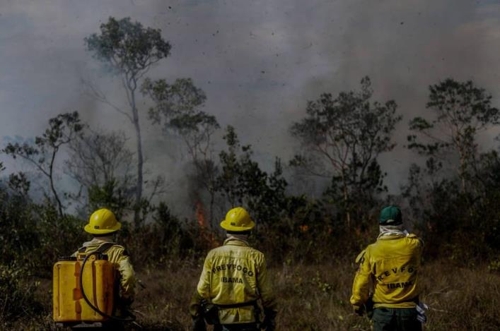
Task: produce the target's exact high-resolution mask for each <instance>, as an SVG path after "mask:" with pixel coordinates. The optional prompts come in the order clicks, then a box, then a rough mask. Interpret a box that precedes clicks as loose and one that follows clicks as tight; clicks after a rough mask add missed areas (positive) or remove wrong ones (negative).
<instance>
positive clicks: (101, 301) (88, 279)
mask: <svg viewBox="0 0 500 331" xmlns="http://www.w3.org/2000/svg"><path fill="white" fill-rule="evenodd" d="M84 257H85V255H78V257H76V258H75V257H71V258H63V259H60V260H59V261H58V262H57V263H55V264H54V269H53V319H54V321H55V322H62V323H64V322H67V323H69V322H81V321H85V322H101V321H106V320H108V319H109V317H107V316H104V315H103V314H101V313H99V312H98V311H96V309H95V308H97V310H99V311H101V312H103V313H104V314H105V315H108V316H110V315H112V313H113V308H114V307H113V306H114V298H115V288H114V281H115V271H114V268H113V264H112V263H111V262H109V261H108V260H107V259H106V256H105V255H102V254H91V255H89V257H88V258H87V260H86V262H85V266H84V268H83V274H82V265H83V258H84ZM80 277H82V280H81V282H80ZM82 287H83V288H82ZM83 294H85V296H86V297H87V299H88V300H89V302H90V303H91V304H92V306H93V307H91V306H90V305H89V304H88V303H87V301H86V300H85V298H84V297H83Z"/></svg>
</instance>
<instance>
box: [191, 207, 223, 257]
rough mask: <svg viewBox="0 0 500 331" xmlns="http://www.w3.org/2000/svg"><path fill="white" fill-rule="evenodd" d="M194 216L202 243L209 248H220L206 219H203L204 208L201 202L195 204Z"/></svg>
mask: <svg viewBox="0 0 500 331" xmlns="http://www.w3.org/2000/svg"><path fill="white" fill-rule="evenodd" d="M195 216H196V221H197V222H198V226H199V227H200V234H201V238H200V239H201V240H202V241H203V242H204V244H205V245H206V246H207V247H210V248H215V247H218V246H220V243H219V241H218V240H217V238H216V237H215V235H214V233H213V232H212V231H211V229H210V225H209V224H208V221H207V218H206V217H205V208H203V204H202V202H201V201H198V202H196V209H195Z"/></svg>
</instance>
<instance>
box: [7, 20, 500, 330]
mask: <svg viewBox="0 0 500 331" xmlns="http://www.w3.org/2000/svg"><path fill="white" fill-rule="evenodd" d="M86 43H87V46H88V50H89V51H91V52H93V54H94V55H95V56H96V58H98V59H99V60H101V61H103V62H104V63H105V64H107V65H110V66H111V67H113V68H114V70H115V73H116V74H117V77H119V79H122V82H123V83H124V84H123V87H124V89H125V91H124V92H125V95H126V98H127V101H128V105H129V107H130V109H129V110H130V112H128V111H124V110H122V109H121V108H119V107H115V106H113V105H112V102H111V101H110V100H108V99H106V96H104V95H102V94H100V93H99V92H98V89H97V88H96V87H95V86H92V88H91V89H90V90H91V91H93V92H94V97H96V98H98V99H99V100H100V101H103V102H105V103H107V104H109V105H111V106H112V107H113V108H115V110H117V115H118V116H121V115H125V116H127V117H128V118H129V119H130V120H131V123H132V126H133V128H134V131H133V132H134V133H135V134H136V135H135V139H136V142H137V150H136V151H135V152H132V151H131V150H129V149H128V147H127V146H128V145H127V140H128V139H129V137H128V136H127V135H126V134H125V133H124V132H104V131H98V130H97V129H95V128H92V127H90V125H89V124H87V123H84V122H83V121H82V120H81V117H80V114H79V113H78V112H68V113H62V114H60V115H58V116H56V117H54V118H50V119H48V126H47V128H46V130H45V131H44V132H43V133H41V134H40V135H38V136H35V137H25V138H26V139H25V141H12V142H9V143H7V144H5V145H4V146H3V149H2V153H3V154H5V155H4V156H6V157H11V158H12V161H13V164H15V165H19V167H16V166H13V168H12V169H5V168H4V167H3V166H0V168H1V171H0V175H1V178H2V179H1V182H0V184H1V186H0V197H1V199H0V238H1V240H2V248H1V249H2V254H1V256H0V268H1V269H0V271H1V274H2V276H1V279H2V282H1V283H0V293H1V294H2V295H1V296H0V307H2V310H1V311H0V317H1V318H2V320H12V319H15V318H17V317H18V316H19V315H21V314H23V313H26V310H27V309H28V310H31V311H32V312H33V314H36V311H37V309H41V308H40V303H38V302H36V300H35V299H34V295H33V294H34V291H35V290H36V286H37V283H35V282H34V281H33V280H34V279H49V278H50V277H51V272H52V265H53V263H54V262H55V261H56V260H57V259H58V257H60V256H64V255H68V254H70V253H71V252H72V250H73V249H75V248H76V247H78V245H79V244H80V243H81V242H83V241H85V240H86V239H87V238H86V235H85V234H84V232H83V231H82V228H83V225H84V224H85V222H86V220H87V219H86V218H87V216H88V215H89V214H90V212H91V211H92V210H94V209H95V208H97V207H101V206H106V207H108V208H111V209H112V210H113V211H114V212H115V213H116V214H117V215H118V216H119V217H120V219H122V220H123V221H124V222H123V223H124V229H123V231H121V232H120V234H119V237H118V241H119V242H122V243H123V244H125V245H126V246H127V248H128V249H129V251H130V252H132V256H133V259H134V261H135V264H136V268H137V269H139V270H140V269H141V268H146V267H148V268H150V267H155V266H159V265H164V264H165V261H169V260H176V259H184V260H186V259H193V260H196V259H197V258H199V257H202V256H203V255H204V254H205V253H206V251H207V250H208V249H209V248H210V247H213V246H214V245H217V244H218V243H220V242H221V240H222V238H221V233H220V232H219V230H218V228H217V224H218V222H219V221H220V219H221V218H222V217H223V215H224V212H225V211H226V210H227V209H228V208H229V207H230V206H235V205H243V206H245V207H247V208H248V209H249V210H250V211H251V213H252V215H253V217H254V218H255V219H256V220H257V222H258V227H257V229H256V231H255V233H254V234H253V236H252V240H253V242H254V243H255V244H256V245H257V246H259V247H260V248H261V249H262V250H263V251H264V252H266V254H267V255H268V256H269V262H270V263H271V264H275V265H278V264H282V263H288V264H290V263H298V262H301V263H308V264H309V263H310V264H314V263H320V262H321V261H325V260H332V259H339V260H342V259H344V257H345V256H346V254H345V252H346V251H352V252H357V251H358V250H359V249H360V248H361V247H362V246H364V245H365V244H366V243H367V242H369V241H370V240H372V239H373V238H374V236H375V235H376V231H377V229H376V227H375V226H374V224H376V222H375V220H374V219H375V215H376V213H377V212H378V210H379V208H380V207H381V206H382V205H383V204H386V203H397V204H400V205H401V206H402V207H403V210H404V214H405V216H406V217H405V222H406V223H407V225H408V226H409V227H411V228H413V229H415V231H417V232H418V233H419V234H420V235H421V236H422V237H423V238H424V241H425V242H426V255H425V258H426V259H427V260H432V259H435V258H438V257H439V258H440V259H443V258H444V259H446V260H448V261H450V262H452V263H455V264H458V265H461V266H470V265H474V264H477V263H481V262H484V263H487V264H488V265H489V266H490V270H491V271H497V270H498V269H500V259H499V258H498V253H499V252H500V224H499V222H500V204H499V203H498V202H499V201H500V158H499V155H498V149H497V148H494V149H492V150H482V149H481V146H482V144H480V142H479V141H480V139H481V142H483V141H485V140H487V141H486V143H487V145H494V140H493V139H489V138H488V137H490V136H491V132H495V129H497V128H498V124H499V118H500V113H499V112H498V109H497V108H495V107H494V106H493V105H492V96H491V95H490V94H488V92H487V91H485V90H484V89H482V88H480V87H477V86H475V84H474V83H473V82H471V81H466V82H459V81H456V80H454V79H451V78H450V79H446V80H444V81H441V82H438V83H436V84H435V85H432V86H430V87H429V97H428V102H427V105H426V106H427V111H426V112H425V115H426V116H422V117H415V118H413V119H411V120H410V121H409V123H408V127H407V131H408V140H407V144H406V145H405V146H406V147H407V148H409V149H410V150H412V151H414V152H415V160H416V162H415V163H414V164H412V165H411V167H410V170H409V173H408V178H407V180H406V181H404V182H402V183H401V188H402V190H401V194H399V195H389V194H388V193H387V187H386V186H385V184H384V180H385V177H386V176H387V173H386V172H384V169H382V167H381V166H380V163H379V160H380V158H381V157H382V156H383V155H384V154H385V155H387V154H388V153H391V151H393V149H394V147H395V141H394V137H393V135H394V132H395V130H396V127H397V126H399V125H405V124H404V123H403V122H402V119H403V118H402V116H401V115H400V114H399V112H398V106H397V103H396V102H395V101H394V100H388V101H385V102H380V101H376V100H373V89H372V86H371V82H370V79H369V78H368V77H365V78H363V79H362V81H361V88H360V90H359V91H343V92H340V93H338V94H336V95H335V94H331V93H323V94H320V96H319V98H318V99H317V100H313V101H309V102H307V104H306V107H305V116H304V118H303V119H302V120H301V121H298V122H296V123H290V139H295V140H296V141H298V142H300V145H301V149H300V150H299V151H298V153H297V155H296V156H295V157H294V158H293V160H282V159H280V158H279V156H277V157H276V161H275V164H274V168H273V170H272V171H271V172H266V171H264V170H263V169H262V168H263V165H261V164H259V163H258V162H257V161H255V159H254V156H253V149H252V146H251V145H245V144H242V143H241V142H240V140H239V137H238V134H237V128H235V127H232V126H228V127H226V128H224V129H223V130H224V136H223V138H224V146H223V147H222V148H219V150H218V151H216V149H215V147H214V145H212V140H211V138H212V137H213V136H214V133H216V132H217V131H218V130H221V128H220V127H219V124H218V122H217V119H216V118H215V117H214V116H212V115H210V114H208V113H206V112H204V111H202V110H201V109H202V106H203V103H204V101H205V99H206V96H205V95H204V93H203V91H201V90H200V89H198V88H196V87H195V86H194V83H193V81H192V80H191V79H178V80H176V81H175V82H174V83H172V84H169V83H167V80H165V79H160V80H156V81H154V80H151V79H148V78H144V77H143V75H144V74H145V73H146V72H147V69H148V68H149V67H150V66H152V65H153V64H155V63H156V62H158V61H160V60H161V59H163V58H166V57H167V56H168V55H169V53H170V45H169V44H168V43H167V42H165V41H164V40H163V39H162V38H161V34H160V31H158V30H154V29H150V28H144V27H142V25H141V24H140V23H134V22H131V21H130V19H123V20H116V19H114V18H110V20H109V22H108V23H105V24H103V25H102V26H101V34H95V35H92V36H90V37H89V38H88V39H86ZM139 97H142V98H145V99H147V100H149V101H151V102H152V104H153V106H152V107H151V108H150V109H140V108H139V104H138V103H137V99H138V98H139ZM146 113H147V115H148V116H144V115H146ZM140 120H149V121H151V122H152V123H154V124H158V125H160V126H161V127H162V129H163V131H164V132H165V136H164V139H165V143H167V144H168V143H169V141H170V142H171V141H172V137H173V136H175V137H176V139H179V138H180V140H181V141H183V142H184V147H185V150H186V151H187V153H188V155H189V156H190V158H189V160H188V161H187V162H186V165H185V169H186V172H185V176H186V181H185V182H186V183H188V185H186V186H185V190H186V191H187V192H186V196H188V199H187V201H186V202H185V203H186V204H189V205H191V206H193V207H192V210H193V216H192V217H185V216H182V217H181V216H179V215H175V214H174V213H173V212H172V210H171V206H170V207H169V205H168V203H167V202H166V201H168V199H166V198H165V197H166V196H167V195H168V193H165V192H167V191H166V190H165V188H166V185H167V184H166V179H165V178H162V177H161V176H158V177H152V176H151V175H150V174H148V173H147V172H145V171H144V170H143V168H144V166H145V164H147V162H148V161H147V158H144V154H145V153H147V147H146V148H144V147H145V146H143V145H142V144H143V141H142V140H141V139H142V138H141V127H140ZM482 133H487V134H486V135H484V134H483V135H481V134H482ZM169 139H170V140H169ZM176 141H179V140H176ZM16 169H28V170H25V171H22V172H19V171H16ZM148 176H149V177H148ZM63 177H64V178H67V179H65V181H64V185H63V182H62V181H61V178H63ZM150 177H151V178H150ZM312 181H316V182H321V183H327V185H324V188H323V189H322V192H321V193H322V194H321V195H319V197H318V195H317V194H312V193H313V192H312V191H311V190H310V188H309V185H308V183H310V182H312ZM68 182H69V183H70V184H67V183H68ZM298 183H302V185H299V184H298ZM4 294H5V295H4ZM7 294H8V295H7Z"/></svg>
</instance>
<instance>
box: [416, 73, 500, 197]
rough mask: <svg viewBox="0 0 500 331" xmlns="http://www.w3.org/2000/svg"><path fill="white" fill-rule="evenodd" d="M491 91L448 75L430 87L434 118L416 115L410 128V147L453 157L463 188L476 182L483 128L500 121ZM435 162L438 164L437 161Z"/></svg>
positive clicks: (434, 156) (434, 155)
mask: <svg viewBox="0 0 500 331" xmlns="http://www.w3.org/2000/svg"><path fill="white" fill-rule="evenodd" d="M491 98H492V97H491V95H490V94H488V93H487V92H486V91H485V90H484V89H482V88H478V87H476V86H475V85H474V83H473V82H472V81H466V82H457V81H455V80H453V79H451V78H448V79H446V80H444V81H442V82H440V83H438V84H435V85H431V86H430V87H429V101H428V102H427V108H428V109H430V110H432V113H433V115H434V116H433V117H434V118H433V119H432V120H427V119H424V118H423V117H420V116H419V117H415V118H414V119H412V120H411V121H410V123H409V128H410V130H411V131H414V132H415V134H411V135H409V136H408V138H407V139H408V148H409V149H412V150H415V151H417V152H418V153H419V154H420V155H424V156H427V157H429V158H432V159H438V160H447V161H448V163H449V161H450V160H453V158H452V157H450V156H457V157H458V160H459V162H458V164H453V165H452V166H453V168H454V169H457V172H456V173H457V174H458V176H459V179H460V180H461V190H462V191H465V190H466V189H470V188H471V187H473V186H474V185H475V184H474V180H473V177H474V175H475V174H474V173H475V171H476V169H475V163H476V160H477V153H478V151H477V143H476V137H477V135H478V133H479V132H481V131H483V130H485V129H487V128H490V127H492V126H495V125H497V124H499V120H500V112H499V110H498V109H497V108H495V107H493V106H492V105H491ZM432 164H436V161H433V163H432Z"/></svg>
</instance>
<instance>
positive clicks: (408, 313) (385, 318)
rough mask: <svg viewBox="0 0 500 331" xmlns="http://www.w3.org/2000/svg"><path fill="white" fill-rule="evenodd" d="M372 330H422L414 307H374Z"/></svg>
mask: <svg viewBox="0 0 500 331" xmlns="http://www.w3.org/2000/svg"><path fill="white" fill-rule="evenodd" d="M372 323H373V331H422V324H421V323H420V322H419V321H418V320H417V310H416V309H415V308H375V309H374V311H373V317H372Z"/></svg>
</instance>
